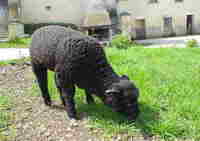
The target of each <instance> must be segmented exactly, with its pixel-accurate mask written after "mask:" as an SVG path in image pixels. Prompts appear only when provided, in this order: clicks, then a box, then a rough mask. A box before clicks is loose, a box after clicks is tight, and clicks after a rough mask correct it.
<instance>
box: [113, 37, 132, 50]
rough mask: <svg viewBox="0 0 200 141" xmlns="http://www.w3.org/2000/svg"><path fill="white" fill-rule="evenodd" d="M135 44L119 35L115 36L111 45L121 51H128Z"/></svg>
mask: <svg viewBox="0 0 200 141" xmlns="http://www.w3.org/2000/svg"><path fill="white" fill-rule="evenodd" d="M133 44H134V42H133V41H131V40H130V39H129V38H128V37H127V36H125V35H121V34H119V35H116V36H114V38H113V39H112V41H111V43H110V46H111V47H116V48H119V49H127V48H128V47H131V46H133Z"/></svg>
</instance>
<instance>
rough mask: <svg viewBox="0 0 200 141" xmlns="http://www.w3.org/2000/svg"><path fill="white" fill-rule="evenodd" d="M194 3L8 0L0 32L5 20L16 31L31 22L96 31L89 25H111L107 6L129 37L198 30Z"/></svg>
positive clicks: (198, 9) (187, 0)
mask: <svg viewBox="0 0 200 141" xmlns="http://www.w3.org/2000/svg"><path fill="white" fill-rule="evenodd" d="M2 1H4V2H2ZM5 1H6V0H1V1H0V12H1V11H2V10H1V9H5V7H6V6H5V5H6V2H5ZM198 3H199V2H198V1H196V3H195V4H193V3H192V2H191V0H73V1H72V0H59V2H58V1H56V0H8V9H9V10H7V11H9V14H5V13H6V12H4V16H2V14H1V16H0V21H5V22H3V24H4V28H3V25H2V24H0V32H1V30H2V29H4V30H5V29H6V28H5V27H6V26H5V25H6V24H8V23H10V25H14V26H15V27H17V30H18V32H19V33H20V32H21V33H20V34H22V33H23V24H32V23H33V24H37V23H71V24H75V25H77V26H80V27H87V29H88V31H89V32H90V31H97V30H90V29H89V27H92V28H94V27H105V25H111V24H112V18H110V17H109V13H108V9H115V8H117V11H118V15H119V17H120V28H121V30H122V32H123V34H127V35H128V36H130V37H131V38H133V39H145V38H156V37H169V36H182V35H188V34H199V33H200V16H199V15H200V5H199V4H198ZM2 7H4V8H2ZM4 11H6V10H4ZM6 15H7V16H8V18H7V19H8V22H7V21H6V20H5V19H6ZM2 18H4V19H3V20H2ZM0 23H2V22H0ZM16 25H17V26H16ZM108 27H109V26H108ZM10 29H11V30H10V31H12V26H11V28H10ZM99 29H100V30H99ZM99 29H98V32H99V33H100V32H101V31H102V30H101V28H99ZM7 30H9V26H8V29H7Z"/></svg>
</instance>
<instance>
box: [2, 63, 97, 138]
mask: <svg viewBox="0 0 200 141" xmlns="http://www.w3.org/2000/svg"><path fill="white" fill-rule="evenodd" d="M33 83H34V76H33V73H32V70H31V67H30V66H27V65H26V64H22V65H13V66H12V65H8V66H5V67H0V95H7V96H8V95H9V96H10V98H11V99H12V100H11V102H12V108H11V110H10V111H11V112H12V115H14V119H13V121H12V126H13V128H14V134H15V135H14V137H13V138H12V139H10V140H11V141H98V139H97V138H96V137H95V136H92V135H91V134H90V132H89V129H87V128H86V126H85V125H86V123H87V120H86V119H82V120H80V121H71V120H69V119H68V118H67V114H66V112H65V110H64V107H63V106H62V105H61V103H58V102H57V103H56V102H55V103H53V106H52V107H47V106H45V105H44V104H43V101H42V98H41V97H37V96H31V95H30V94H28V90H30V89H31V88H32V85H33ZM7 132H8V131H7ZM4 134H6V135H7V136H10V135H9V133H4Z"/></svg>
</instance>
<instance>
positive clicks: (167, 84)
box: [0, 48, 200, 140]
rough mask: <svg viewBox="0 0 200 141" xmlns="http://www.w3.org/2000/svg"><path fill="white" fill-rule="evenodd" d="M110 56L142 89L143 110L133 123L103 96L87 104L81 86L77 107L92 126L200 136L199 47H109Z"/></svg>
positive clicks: (0, 121)
mask: <svg viewBox="0 0 200 141" xmlns="http://www.w3.org/2000/svg"><path fill="white" fill-rule="evenodd" d="M106 54H107V57H108V59H109V61H110V62H111V64H112V66H113V68H114V69H115V71H116V72H117V73H119V74H127V75H128V76H129V77H130V78H131V80H133V81H134V82H135V84H136V85H137V87H138V88H139V89H140V99H139V103H140V109H141V114H140V116H139V117H138V119H137V121H136V122H135V123H133V124H129V123H127V122H126V117H123V116H122V115H120V114H117V113H113V112H111V110H110V109H109V108H107V107H105V106H104V105H103V104H102V103H101V101H100V100H99V99H98V98H96V104H95V105H87V104H85V94H84V92H83V91H82V90H80V89H78V90H77V91H76V103H77V110H78V113H80V112H85V113H87V115H88V117H89V125H88V126H89V127H90V128H94V129H97V128H98V129H101V130H102V131H103V133H104V136H112V135H116V134H119V133H121V134H123V133H124V134H129V135H135V136H136V135H141V134H142V135H147V136H158V137H160V138H163V139H166V140H169V139H172V140H174V139H177V138H188V139H195V140H200V89H199V88H200V82H199V80H200V61H199V60H200V50H199V49H198V48H191V49H190V48H184V49H181V48H179V49H178V48H129V49H127V50H123V49H121V50H120V49H116V48H107V49H106ZM1 63H2V62H1ZM1 63H0V64H1ZM49 79H50V81H49V88H50V93H51V94H52V97H54V98H55V99H58V100H59V94H58V93H57V89H56V88H55V84H54V76H53V73H52V72H50V73H49ZM35 90H36V89H35V87H33V89H32V94H33V95H38V89H37V91H35ZM6 100H7V99H6V98H1V97H0V110H1V107H5V106H4V105H5V103H7V102H5V101H6ZM2 105H3V106H2ZM1 114H3V115H0V130H1V126H2V127H4V126H6V122H5V121H7V120H8V119H9V117H8V118H7V115H6V113H5V115H4V113H3V112H1Z"/></svg>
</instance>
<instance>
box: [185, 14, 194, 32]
mask: <svg viewBox="0 0 200 141" xmlns="http://www.w3.org/2000/svg"><path fill="white" fill-rule="evenodd" d="M193 19H194V16H193V15H187V18H186V30H187V34H189V35H191V34H192V33H193Z"/></svg>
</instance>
